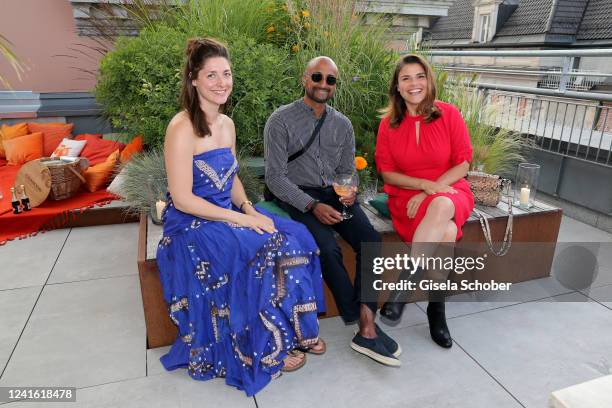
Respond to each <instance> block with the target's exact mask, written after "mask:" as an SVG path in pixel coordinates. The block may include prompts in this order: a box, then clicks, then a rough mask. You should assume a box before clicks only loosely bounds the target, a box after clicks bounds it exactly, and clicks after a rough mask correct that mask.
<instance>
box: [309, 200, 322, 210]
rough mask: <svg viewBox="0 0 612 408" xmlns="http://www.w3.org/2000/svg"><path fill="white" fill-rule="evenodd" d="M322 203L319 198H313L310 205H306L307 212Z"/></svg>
mask: <svg viewBox="0 0 612 408" xmlns="http://www.w3.org/2000/svg"><path fill="white" fill-rule="evenodd" d="M319 203H320V201H319V200H317V199H316V198H315V199H313V200H312V201H311V202H310V203H308V205H307V206H306V212H312V211H313V210H314V209H315V207H316V206H317V205H318V204H319Z"/></svg>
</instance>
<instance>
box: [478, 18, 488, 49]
mask: <svg viewBox="0 0 612 408" xmlns="http://www.w3.org/2000/svg"><path fill="white" fill-rule="evenodd" d="M488 39H489V15H488V14H483V15H481V16H480V34H479V35H478V42H481V43H483V42H487V40H488Z"/></svg>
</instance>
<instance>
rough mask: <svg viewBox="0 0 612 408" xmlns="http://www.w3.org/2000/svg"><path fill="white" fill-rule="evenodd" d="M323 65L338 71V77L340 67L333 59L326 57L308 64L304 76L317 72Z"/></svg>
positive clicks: (319, 57)
mask: <svg viewBox="0 0 612 408" xmlns="http://www.w3.org/2000/svg"><path fill="white" fill-rule="evenodd" d="M321 65H327V66H328V67H331V68H332V69H333V70H334V71H336V75H338V67H337V66H336V63H335V62H334V60H333V59H331V58H329V57H326V56H324V55H321V56H318V57H314V58H313V59H311V60H310V61H308V63H307V64H306V68H305V69H304V75H308V74H309V73H312V72H315V71H317V70H318V68H319V67H320V66H321Z"/></svg>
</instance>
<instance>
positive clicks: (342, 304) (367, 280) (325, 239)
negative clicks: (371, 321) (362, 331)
mask: <svg viewBox="0 0 612 408" xmlns="http://www.w3.org/2000/svg"><path fill="white" fill-rule="evenodd" d="M302 190H304V192H306V193H307V194H309V195H310V196H311V197H313V198H316V199H317V200H319V201H320V202H322V203H325V204H328V205H331V206H332V207H334V208H335V209H336V210H338V211H340V212H341V211H342V204H341V203H340V201H339V199H338V195H336V193H335V192H334V190H333V188H332V187H326V188H308V187H302ZM278 204H279V206H280V207H281V208H282V209H283V210H285V211H287V212H288V213H289V215H290V216H291V218H293V219H294V220H295V221H298V222H301V223H302V224H304V225H305V226H306V227H307V228H308V230H309V231H310V233H311V234H312V235H313V236H314V239H315V241H316V242H317V245H318V246H319V250H320V251H321V255H320V258H321V269H322V270H323V279H325V283H327V286H328V287H329V289H330V290H331V292H332V294H333V295H334V299H335V300H336V305H337V306H338V310H339V311H340V315H341V316H342V319H343V320H344V321H345V322H347V323H348V322H354V321H356V320H358V319H359V305H360V303H361V301H360V299H361V284H362V277H361V262H362V259H361V258H362V253H361V243H362V242H363V243H371V244H372V245H373V246H374V250H373V251H368V255H370V252H371V253H372V254H371V256H378V255H377V254H378V253H379V252H380V242H381V238H380V234H379V233H378V232H376V230H375V229H374V227H372V224H370V221H369V220H368V218H367V216H366V215H365V214H364V212H363V210H362V209H361V207H360V206H359V204H358V203H355V204H353V205H352V206H351V207H349V210H348V211H349V212H350V213H352V214H353V217H352V218H351V219H349V220H344V221H341V222H339V223H337V224H334V225H325V224H322V223H321V222H320V221H319V220H318V219H317V218H316V217H315V216H314V215H313V214H312V213H311V212H307V213H303V212H301V211H299V210H297V209H296V208H294V207H293V206H291V205H289V204H287V203H284V202H280V201H278ZM334 231H335V232H337V233H338V234H339V235H340V236H341V237H342V238H343V239H344V240H345V241H346V242H348V244H349V245H350V246H351V247H352V248H353V251H355V253H356V254H357V259H356V264H357V265H356V266H357V270H356V271H355V285H353V284H352V283H351V280H350V279H349V276H348V274H347V272H346V269H345V268H344V263H343V261H342V252H341V250H340V247H339V246H338V244H337V243H336V238H335V236H334ZM364 261H365V262H368V260H364ZM368 264H369V265H372V263H371V262H368ZM373 277H374V275H373V273H372V271H371V268H368V269H367V275H366V276H364V277H363V278H364V280H363V284H364V291H370V292H369V293H368V294H367V298H366V299H367V300H372V299H376V294H375V292H374V291H373V289H372V281H373ZM363 303H364V304H366V305H367V306H368V307H369V308H370V309H371V310H372V311H373V312H374V313H376V309H377V303H376V302H363Z"/></svg>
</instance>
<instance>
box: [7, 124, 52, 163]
mask: <svg viewBox="0 0 612 408" xmlns="http://www.w3.org/2000/svg"><path fill="white" fill-rule="evenodd" d="M2 143H3V144H4V150H6V159H7V160H8V164H12V165H14V166H18V165H21V164H24V163H26V162H29V161H30V160H36V159H40V158H41V157H42V155H43V135H42V133H40V132H37V133H32V134H30V135H25V136H21V137H16V138H14V139H10V140H3V141H2Z"/></svg>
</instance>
